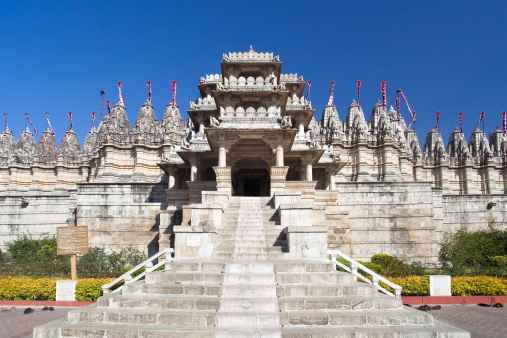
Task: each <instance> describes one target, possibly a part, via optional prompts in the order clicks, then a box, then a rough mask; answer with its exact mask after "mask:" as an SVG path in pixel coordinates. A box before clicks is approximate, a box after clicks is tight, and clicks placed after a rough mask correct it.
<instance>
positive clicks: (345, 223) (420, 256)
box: [328, 182, 438, 263]
mask: <svg viewBox="0 0 507 338" xmlns="http://www.w3.org/2000/svg"><path fill="white" fill-rule="evenodd" d="M336 189H337V192H338V200H337V204H338V210H339V213H342V214H343V213H347V212H348V217H346V218H344V219H343V220H342V221H341V222H340V221H339V222H338V223H336V225H335V229H332V230H331V229H330V230H331V231H330V232H329V233H328V239H329V248H330V249H334V248H336V249H339V250H342V251H343V252H345V253H348V254H351V255H352V257H353V258H356V259H359V260H369V258H370V257H371V256H372V255H374V254H389V255H393V256H397V257H399V258H401V259H403V260H405V261H408V262H410V261H422V262H427V263H432V262H436V261H437V255H438V250H437V238H436V234H435V230H436V226H435V220H434V214H433V192H432V189H431V183H429V182H385V183H382V182H340V183H337V184H336ZM335 230H336V231H335Z"/></svg>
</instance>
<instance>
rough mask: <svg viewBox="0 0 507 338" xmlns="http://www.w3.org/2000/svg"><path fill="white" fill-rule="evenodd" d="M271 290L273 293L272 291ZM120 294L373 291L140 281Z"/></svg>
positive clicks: (369, 290) (369, 291)
mask: <svg viewBox="0 0 507 338" xmlns="http://www.w3.org/2000/svg"><path fill="white" fill-rule="evenodd" d="M273 290H274V291H273ZM122 292H123V294H153V295H188V296H199V295H202V296H232V297H260V296H261V295H262V296H263V297H266V296H267V295H271V296H273V297H306V296H316V297H324V296H332V297H336V296H342V295H348V296H375V295H376V293H377V292H376V290H375V289H374V288H373V287H371V286H370V285H368V284H364V283H357V284H353V285H332V284H321V285H298V284H293V285H276V288H273V285H271V284H250V285H222V284H219V283H217V284H212V283H210V284H207V285H199V284H168V283H151V284H147V283H144V282H142V281H140V282H135V283H129V284H126V285H125V286H124V287H123V291H122Z"/></svg>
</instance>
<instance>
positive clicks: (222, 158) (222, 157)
mask: <svg viewBox="0 0 507 338" xmlns="http://www.w3.org/2000/svg"><path fill="white" fill-rule="evenodd" d="M218 166H219V167H225V166H227V149H225V145H223V144H221V145H220V147H219V148H218Z"/></svg>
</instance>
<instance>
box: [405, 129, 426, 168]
mask: <svg viewBox="0 0 507 338" xmlns="http://www.w3.org/2000/svg"><path fill="white" fill-rule="evenodd" d="M405 139H406V140H407V145H408V149H409V152H410V153H411V154H412V156H413V159H414V161H416V162H418V161H420V160H421V158H422V153H421V146H420V145H419V140H418V139H417V134H416V133H415V131H414V130H412V129H408V128H406V129H405Z"/></svg>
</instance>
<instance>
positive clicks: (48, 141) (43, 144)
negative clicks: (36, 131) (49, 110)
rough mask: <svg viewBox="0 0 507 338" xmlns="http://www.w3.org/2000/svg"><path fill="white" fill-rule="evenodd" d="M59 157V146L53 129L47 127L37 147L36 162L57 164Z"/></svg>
mask: <svg viewBox="0 0 507 338" xmlns="http://www.w3.org/2000/svg"><path fill="white" fill-rule="evenodd" d="M57 158H58V146H57V145H56V139H55V137H54V136H53V133H52V132H51V130H49V128H48V129H46V130H45V131H44V132H43V133H42V135H41V136H40V138H39V143H37V148H35V153H34V162H38V163H41V164H56V161H57Z"/></svg>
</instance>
